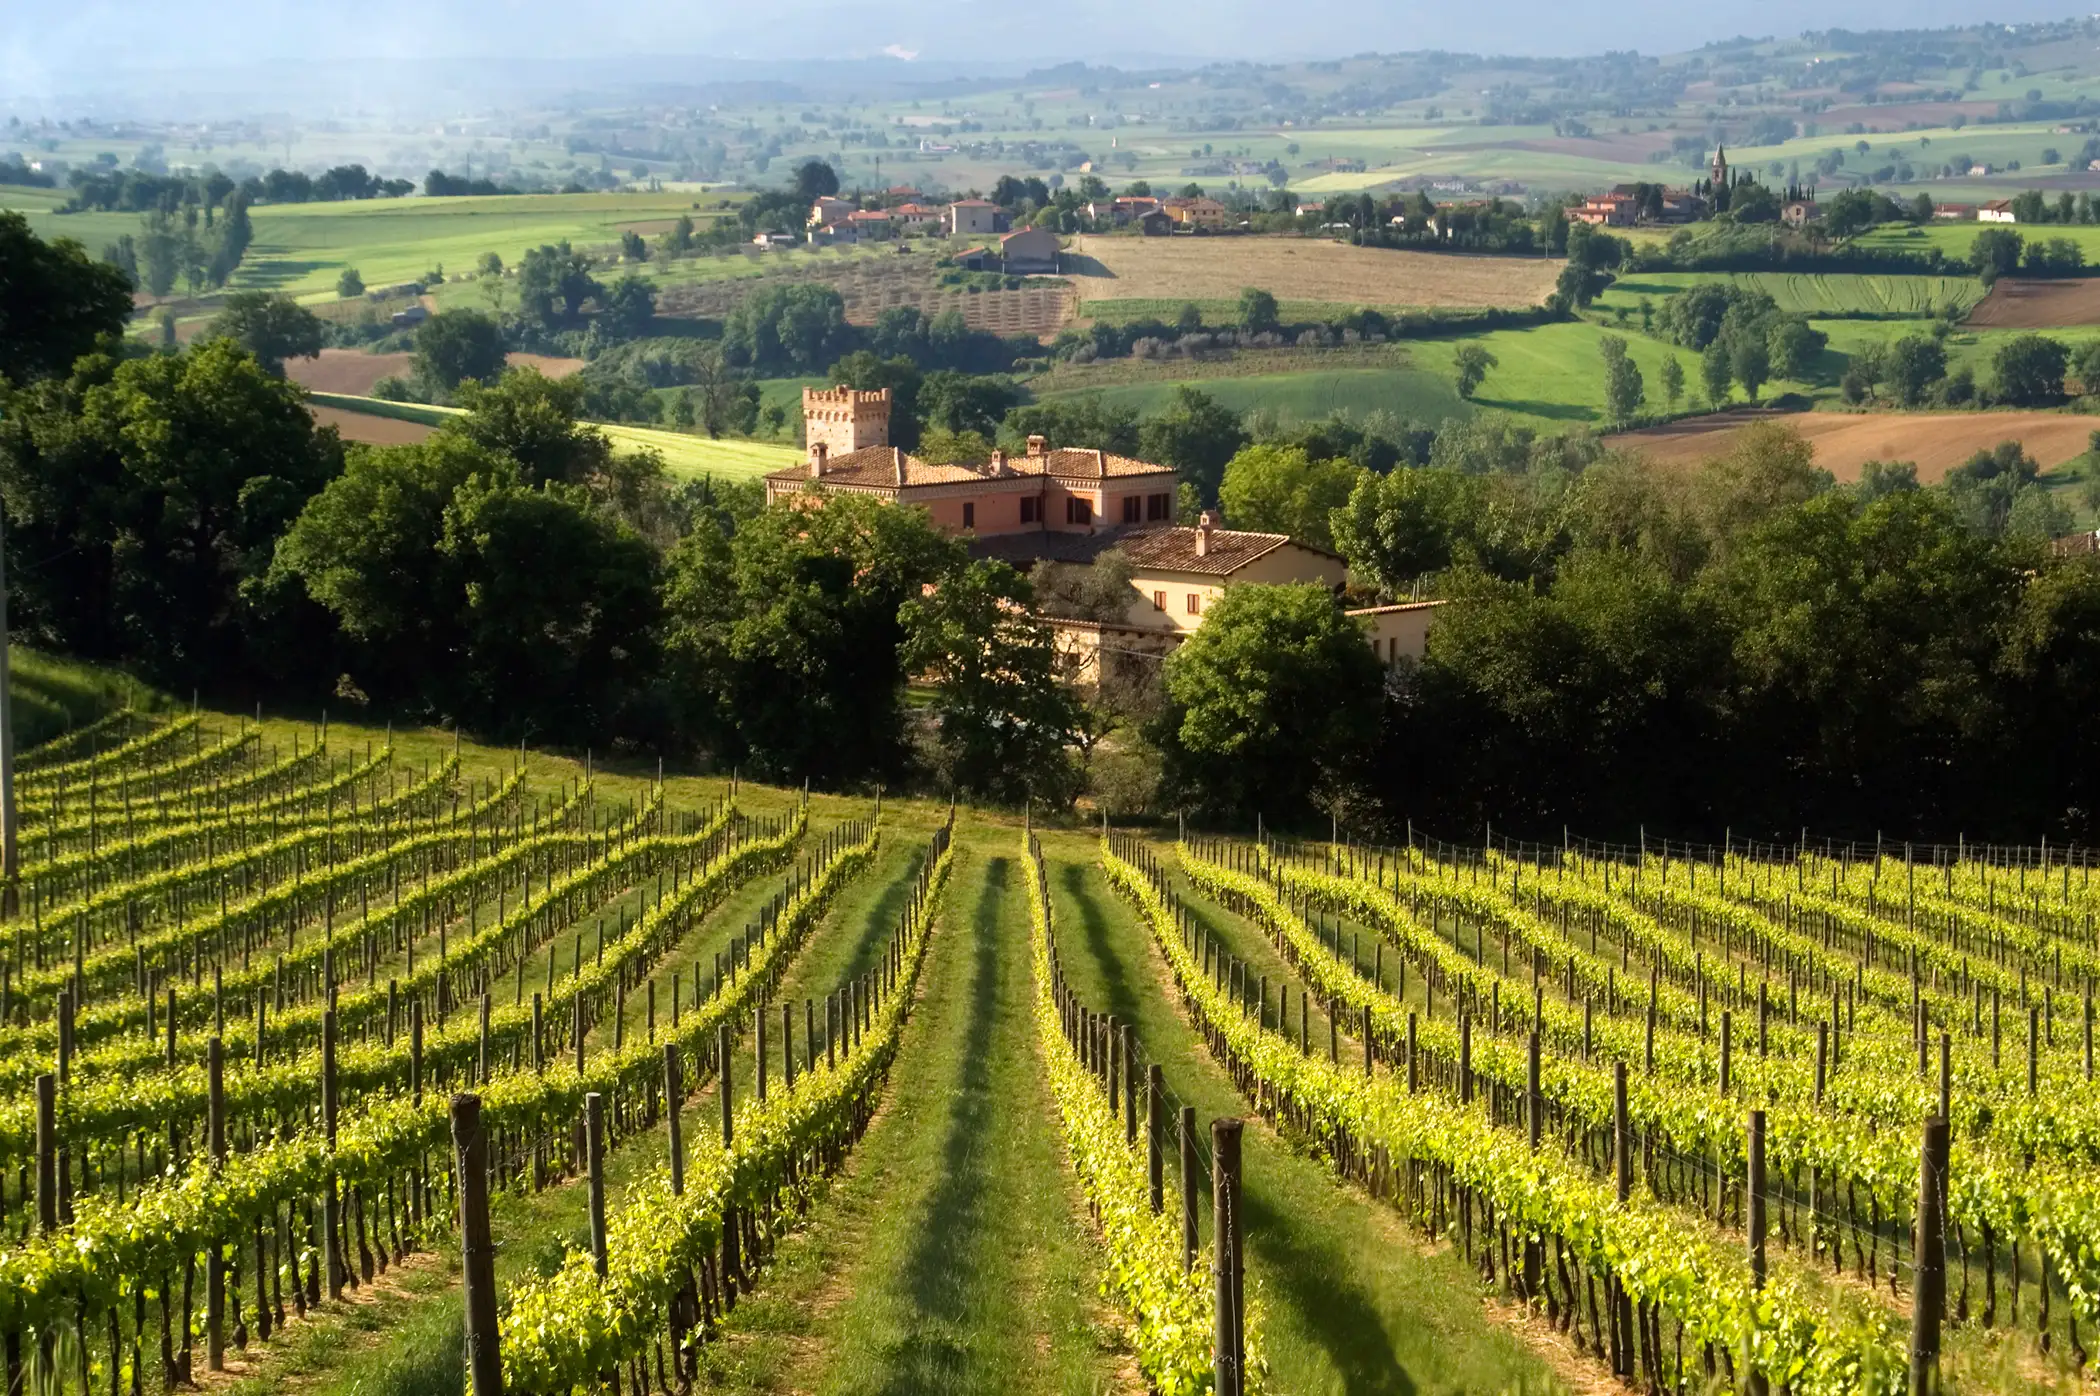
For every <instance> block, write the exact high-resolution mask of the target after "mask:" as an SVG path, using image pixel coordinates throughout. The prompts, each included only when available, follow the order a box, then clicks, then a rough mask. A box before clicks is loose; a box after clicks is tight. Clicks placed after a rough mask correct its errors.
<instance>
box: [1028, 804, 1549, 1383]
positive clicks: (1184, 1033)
mask: <svg viewBox="0 0 2100 1396" xmlns="http://www.w3.org/2000/svg"><path fill="white" fill-rule="evenodd" d="M1044 842H1045V849H1044V852H1045V856H1046V857H1047V858H1048V859H1049V862H1050V889H1051V898H1052V904H1053V908H1054V916H1055V923H1056V926H1057V934H1058V941H1059V946H1060V949H1061V952H1062V954H1063V957H1064V965H1065V972H1066V974H1067V976H1068V977H1069V978H1070V980H1071V982H1072V984H1073V987H1074V988H1075V989H1077V990H1078V992H1079V994H1080V996H1081V997H1082V998H1083V999H1084V1000H1085V1001H1086V1002H1087V1003H1088V1004H1089V1005H1091V1006H1092V1007H1093V1008H1095V1009H1096V1010H1097V1011H1100V1012H1105V1013H1113V1014H1116V1015H1117V1016H1118V1017H1119V1018H1121V1019H1123V1020H1125V1021H1128V1022H1131V1023H1133V1024H1134V1025H1135V1030H1136V1033H1137V1037H1138V1040H1139V1042H1140V1044H1141V1048H1142V1050H1143V1051H1144V1052H1145V1054H1146V1055H1147V1057H1148V1059H1150V1060H1153V1061H1157V1062H1158V1063H1160V1065H1161V1066H1162V1068H1163V1069H1164V1070H1165V1073H1166V1077H1167V1085H1168V1088H1169V1089H1170V1090H1172V1091H1173V1092H1174V1093H1175V1094H1177V1095H1179V1096H1180V1097H1181V1098H1182V1099H1183V1100H1184V1101H1186V1102H1188V1103H1189V1104H1191V1105H1193V1106H1195V1107H1196V1112H1197V1116H1198V1118H1199V1119H1200V1120H1202V1121H1204V1122H1205V1123H1206V1125H1207V1123H1208V1121H1209V1120H1211V1119H1213V1118H1215V1117H1218V1116H1243V1117H1246V1118H1247V1120H1248V1125H1247V1131H1246V1135H1245V1143H1244V1169H1245V1172H1244V1175H1243V1183H1242V1187H1243V1206H1244V1214H1245V1217H1246V1226H1247V1256H1248V1271H1249V1273H1250V1275H1251V1276H1252V1277H1253V1281H1254V1283H1253V1284H1252V1285H1251V1286H1250V1293H1251V1294H1254V1295H1258V1296H1259V1300H1260V1302H1261V1304H1262V1305H1263V1306H1264V1308H1265V1310H1266V1313H1267V1329H1266V1346H1267V1354H1268V1359H1269V1366H1270V1385H1271V1388H1272V1389H1274V1390H1277V1391H1284V1392H1291V1393H1294V1396H1301V1394H1302V1393H1325V1392H1347V1393H1351V1396H1357V1393H1398V1394H1400V1396H1414V1394H1415V1393H1430V1392H1454V1393H1455V1392H1466V1393H1474V1392H1502V1391H1540V1390H1552V1389H1557V1388H1559V1387H1561V1386H1562V1385H1563V1384H1564V1383H1563V1382H1562V1381H1561V1380H1559V1379H1558V1378H1557V1377H1556V1375H1555V1373H1554V1371H1553V1369H1552V1368H1551V1367H1549V1365H1548V1363H1547V1361H1546V1360H1545V1359H1543V1358H1542V1357H1541V1356H1540V1355H1539V1354H1538V1353H1537V1352H1535V1351H1534V1350H1533V1349H1532V1347H1531V1346H1530V1345H1529V1344H1528V1343H1527V1341H1526V1340H1525V1338H1524V1337H1521V1336H1519V1334H1518V1333H1517V1332H1516V1331H1515V1330H1514V1327H1513V1326H1512V1325H1511V1324H1510V1323H1509V1322H1508V1321H1507V1318H1506V1316H1505V1315H1504V1313H1503V1312H1502V1309H1501V1306H1499V1305H1494V1304H1491V1303H1489V1302H1488V1301H1486V1300H1485V1299H1484V1297H1483V1296H1482V1294H1481V1291H1480V1286H1479V1283H1478V1280H1477V1278H1476V1277H1475V1276H1474V1275H1473V1273H1472V1272H1471V1271H1470V1269H1469V1268H1468V1267H1467V1266H1466V1264H1465V1263H1464V1261H1463V1260H1462V1259H1461V1258H1460V1257H1458V1256H1457V1255H1455V1254H1453V1253H1451V1252H1450V1250H1449V1249H1448V1248H1438V1247H1434V1246H1430V1245H1427V1244H1425V1243H1423V1242H1422V1241H1420V1240H1419V1239H1418V1238H1417V1237H1415V1236H1414V1235H1412V1234H1410V1233H1409V1232H1408V1230H1407V1228H1406V1225H1405V1223H1404V1221H1403V1220H1402V1218H1401V1217H1400V1216H1399V1215H1398V1214H1397V1213H1395V1212H1394V1211H1393V1210H1391V1209H1390V1208H1388V1207H1386V1206H1384V1205H1382V1204H1377V1203H1374V1202H1372V1201H1371V1200H1370V1199H1369V1198H1368V1197H1366V1196H1365V1195H1364V1194H1363V1193H1361V1192H1360V1191H1358V1190H1356V1189H1354V1188H1350V1187H1345V1186H1343V1185H1341V1184H1340V1183H1339V1182H1338V1181H1337V1180H1336V1179H1335V1177H1334V1175H1333V1173H1332V1172H1331V1171H1330V1170H1329V1169H1328V1167H1327V1166H1326V1164H1324V1163H1322V1162H1321V1161H1319V1160H1317V1159H1313V1158H1309V1157H1306V1156H1305V1155H1303V1154H1301V1153H1299V1152H1297V1151H1295V1150H1294V1149H1293V1148H1292V1147H1291V1146H1290V1144H1289V1143H1287V1142H1286V1141H1284V1140H1283V1139H1281V1138H1280V1137H1279V1136H1278V1135H1277V1134H1276V1133H1275V1132H1274V1131H1272V1130H1271V1129H1269V1128H1268V1126H1266V1125H1265V1124H1262V1123H1261V1122H1260V1121H1259V1120H1257V1119H1255V1118H1254V1117H1253V1116H1252V1114H1251V1112H1250V1110H1249V1108H1248V1106H1247V1103H1246V1101H1245V1100H1244V1099H1243V1098H1242V1097H1241V1096H1240V1095H1239V1093H1238V1092H1237V1091H1236V1090H1235V1089H1234V1087H1233V1085H1232V1082H1231V1080H1230V1078H1229V1077H1227V1076H1226V1075H1225V1073H1224V1072H1223V1071H1222V1070H1221V1069H1220V1068H1219V1067H1218V1066H1217V1065H1216V1063H1215V1062H1213V1061H1212V1059H1211V1057H1210V1055H1209V1053H1208V1051H1207V1050H1206V1049H1205V1048H1204V1046H1203V1042H1202V1039H1201V1038H1200V1037H1199V1036H1197V1034H1196V1033H1195V1031H1194V1030H1193V1029H1192V1028H1191V1027H1190V1026H1189V1024H1188V1022H1187V1020H1186V1019H1185V1018H1183V1016H1182V1014H1181V1010H1180V1006H1179V1005H1180V1000H1179V996H1178V994H1177V993H1176V991H1175V990H1174V989H1173V987H1172V981H1171V979H1170V978H1169V976H1168V972H1167V969H1166V965H1165V963H1164V961H1163V960H1161V959H1160V957H1159V954H1158V951H1157V950H1156V949H1155V948H1154V947H1153V945H1152V943H1151V934H1150V932H1149V931H1148V930H1147V929H1146V927H1145V925H1144V923H1143V922H1142V921H1141V920H1140V919H1139V917H1138V915H1137V913H1136V912H1135V911H1134V910H1133V909H1132V908H1131V907H1130V905H1129V903H1127V902H1126V901H1124V900H1123V899H1122V898H1121V897H1120V896H1118V895H1117V893H1116V892H1115V889H1114V888H1113V887H1111V886H1110V885H1109V882H1108V880H1107V878H1106V876H1105V875H1104V874H1103V873H1102V871H1101V869H1100V867H1099V865H1098V851H1099V844H1098V842H1097V841H1096V840H1094V839H1093V838H1091V837H1086V836H1080V835H1060V836H1056V837H1052V838H1047V839H1045V841H1044ZM1205 911H1206V913H1207V914H1208V915H1209V916H1211V917H1216V918H1219V919H1223V915H1222V913H1219V912H1217V911H1216V909H1215V908H1205ZM1234 919H1236V918H1234ZM1238 929H1239V931H1240V932H1241V934H1239V935H1238V936H1236V937H1234V938H1235V939H1236V940H1237V941H1239V942H1240V943H1242V945H1243V946H1244V948H1245V949H1247V950H1250V951H1251V950H1254V949H1256V948H1259V946H1260V944H1261V940H1260V937H1259V936H1258V935H1257V934H1254V933H1253V932H1251V931H1250V930H1248V929H1247V928H1246V927H1245V926H1244V925H1242V926H1241V927H1239V928H1238ZM1269 953H1270V954H1271V955H1273V953H1274V952H1273V951H1271V952H1269ZM1279 963H1280V962H1279ZM1272 992H1273V991H1272Z"/></svg>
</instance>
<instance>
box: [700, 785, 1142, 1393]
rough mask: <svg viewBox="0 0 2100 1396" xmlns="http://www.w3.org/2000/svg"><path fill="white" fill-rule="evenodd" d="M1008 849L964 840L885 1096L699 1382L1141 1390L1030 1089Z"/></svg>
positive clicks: (1000, 832) (1019, 888) (1049, 1130)
mask: <svg viewBox="0 0 2100 1396" xmlns="http://www.w3.org/2000/svg"><path fill="white" fill-rule="evenodd" d="M1012 843H1013V834H1012V831H1011V830H1010V829H1004V828H988V827H983V826H979V827H976V828H965V829H962V830H959V838H958V842H957V851H956V862H955V865H954V867H953V869H952V871H951V873H950V882H949V886H948V890H947V892H946V894H945V902H944V905H943V908H942V912H941V917H940V920H939V923H938V929H937V931H936V933H935V939H934V942H933V944H932V945H931V946H930V947H929V949H928V954H929V957H930V958H929V961H928V963H927V965H926V967H925V969H924V970H923V971H922V974H923V978H922V981H921V999H920V1002H919V1004H918V1007H917V1008H916V1010H915V1011H914V1014H913V1017H912V1021H911V1025H910V1027H909V1029H908V1030H907V1031H906V1034H905V1039H904V1045H903V1047H902V1050H901V1051H900V1053H899V1056H898V1059H897V1063H896V1066H895V1068H894V1069H893V1073H892V1075H891V1079H890V1086H889V1094H888V1098H887V1099H886V1101H885V1102H884V1104H883V1106H882V1109H881V1112H880V1113H879V1114H878V1116H877V1118H876V1120H875V1123H874V1125H873V1126H872V1127H871V1128H870V1130H869V1132H868V1134H867V1136H866V1138H865V1139H863V1140H862V1142H861V1143H860V1145H859V1146H858V1147H857V1149H856V1150H855V1152H854V1156H853V1158H852V1160H851V1161H850V1162H849V1163H848V1165H847V1168H846V1171H845V1172H844V1174H842V1175H841V1177H840V1178H839V1179H838V1180H837V1181H836V1182H835V1183H834V1184H833V1185H832V1189H831V1191H830V1193H829V1195H828V1196H827V1197H825V1198H824V1199H823V1200H822V1201H821V1202H819V1203H818V1205H817V1209H816V1212H815V1214H814V1216H813V1218H812V1221H811V1224H810V1225H808V1226H806V1227H803V1228H801V1229H800V1230H799V1231H797V1232H796V1233H795V1234H794V1235H793V1236H791V1237H790V1238H788V1239H787V1240H786V1241H784V1242H783V1243H782V1244H781V1247H780V1249H779V1252H778V1255H777V1257H776V1263H775V1264H774V1266H773V1267H772V1269H771V1270H770V1271H769V1272H768V1273H767V1275H766V1277H765V1279H764V1280H763V1281H761V1284H760V1286H759V1289H758V1290H757V1292H755V1293H754V1294H752V1295H751V1296H749V1297H748V1298H746V1299H745V1300H744V1301H743V1302H742V1303H741V1304H740V1305H739V1306H738V1308H737V1311H736V1313H735V1314H734V1315H733V1316H732V1318H731V1320H730V1322H729V1325H728V1328H727V1331H726V1334H725V1338H724V1341H722V1342H720V1343H717V1344H716V1345H715V1346H714V1348H713V1349H712V1350H711V1351H710V1354H709V1357H708V1361H707V1364H706V1366H707V1370H706V1374H705V1379H704V1380H703V1382H702V1383H701V1385H702V1387H703V1388H704V1389H706V1390H710V1391H722V1392H761V1391H819V1392H841V1393H844V1392H852V1393H870V1392H879V1393H899V1396H902V1393H922V1392H958V1393H961V1392H968V1393H981V1392H1001V1391H1011V1392H1016V1393H1020V1392H1028V1393H1035V1392H1062V1393H1073V1394H1074V1396H1078V1394H1079V1393H1093V1392H1105V1391H1127V1390H1135V1389H1136V1388H1137V1381H1136V1377H1135V1373H1134V1370H1133V1369H1132V1368H1131V1367H1130V1365H1129V1363H1128V1361H1127V1359H1125V1358H1123V1357H1121V1356H1119V1355H1118V1354H1117V1353H1116V1352H1115V1351H1114V1350H1113V1349H1114V1343H1115V1341H1116V1339H1115V1335H1114V1332H1113V1329H1112V1327H1111V1326H1110V1325H1109V1324H1108V1323H1107V1321H1106V1319H1105V1317H1104V1316H1103V1314H1102V1313H1101V1312H1100V1309H1099V1305H1098V1303H1097V1302H1096V1301H1095V1299H1094V1297H1093V1296H1094V1295H1095V1294H1096V1292H1097V1291H1098V1288H1099V1265H1100V1259H1099V1255H1098V1253H1097V1248H1096V1245H1095V1243H1094V1241H1093V1239H1092V1235H1091V1232H1090V1231H1089V1230H1088V1229H1087V1227H1086V1224H1085V1221H1084V1217H1083V1215H1082V1214H1081V1213H1080V1212H1079V1211H1078V1205H1079V1204H1078V1201H1077V1195H1076V1192H1075V1190H1074V1188H1073V1186H1072V1184H1071V1180H1070V1176H1069V1173H1068V1171H1067V1170H1066V1168H1065V1165H1064V1162H1063V1159H1062V1157H1061V1154H1060V1147H1059V1143H1058V1136H1057V1129H1056V1125H1055V1122H1054V1120H1053V1119H1052V1117H1051V1114H1050V1111H1051V1108H1052V1107H1051V1105H1050V1102H1049V1098H1048V1096H1047V1094H1046V1093H1045V1091H1044V1088H1043V1086H1042V1082H1041V1075H1040V1067H1039V1064H1038V1060H1037V1057H1036V1054H1035V1050H1034V1046H1033V1032H1034V1024H1033V1020H1032V1018H1031V1016H1030V1006H1031V995H1032V994H1033V993H1034V985H1033V982H1032V977H1031V971H1030V969H1029V963H1028V939H1027V931H1026V926H1027V908H1026V904H1025V902H1024V900H1023V896H1024V893H1023V884H1022V883H1021V881H1020V877H1021V875H1022V873H1021V869H1020V866H1019V863H1018V860H1017V859H1016V858H1014V857H1013V856H1012V855H1011V846H1012ZM900 909H901V908H900ZM849 924H850V923H849ZM891 924H894V913H893V912H892V911H891V910H890V909H889V908H888V907H886V906H883V905H880V904H877V905H871V906H869V907H868V908H867V923H866V928H867V930H868V931H870V932H874V933H878V938H879V933H886V928H887V926H888V925H891ZM850 941H851V937H847V938H845V939H842V940H840V941H839V942H837V943H835V944H834V945H833V946H831V947H828V948H829V949H830V950H833V951H835V950H837V949H839V948H840V947H842V946H845V945H847V944H849V943H850ZM850 963H853V964H859V963H861V961H860V959H859V958H858V957H857V956H856V957H855V958H854V959H853V960H852V961H851V962H850ZM823 968H824V967H823V966H822V965H821V964H819V963H818V961H817V960H816V959H814V958H813V959H812V961H811V964H810V969H811V971H812V972H813V973H821V972H822V970H823ZM836 968H837V969H838V970H840V971H842V972H843V971H844V970H845V969H846V968H847V966H846V965H845V964H841V965H839V966H837V967H836Z"/></svg>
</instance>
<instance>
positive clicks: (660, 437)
mask: <svg viewBox="0 0 2100 1396" xmlns="http://www.w3.org/2000/svg"><path fill="white" fill-rule="evenodd" d="M310 396H311V397H312V399H313V401H314V403H315V405H316V406H320V407H333V408H337V409H339V410H341V411H344V412H359V413H363V414H364V415H366V416H370V417H391V418H393V419H394V420H395V421H402V422H417V423H421V424H423V425H426V426H437V425H439V424H440V423H442V422H443V421H444V420H445V419H446V418H447V417H449V416H453V415H456V414H457V413H458V411H459V409H458V408H456V407H434V406H431V405H430V404H428V403H421V402H387V401H385V400H384V399H381V398H374V397H353V396H351V395H349V394H347V393H313V394H310ZM597 426H598V430H600V431H602V432H604V433H605V434H606V435H607V436H608V437H610V438H612V441H613V443H614V444H615V445H618V446H622V447H625V448H627V449H628V450H636V451H639V450H644V449H646V450H652V451H656V452H659V453H660V454H661V455H662V456H663V458H664V464H665V465H666V466H668V467H669V468H670V470H671V472H672V473H673V474H677V475H685V476H692V477H698V476H701V475H715V476H719V477H721V478H723V479H728V480H755V479H757V478H759V477H760V476H761V475H764V474H765V473H766V472H768V471H772V470H779V469H782V468H783V467H786V466H790V465H793V464H795V463H796V462H797V461H799V460H801V459H802V452H801V451H800V450H799V449H797V448H796V447H794V446H791V445H790V446H781V445H775V444H773V443H770V442H765V441H732V440H712V441H711V440H709V439H708V438H707V437H704V436H687V435H686V434H685V433H684V432H677V431H661V430H658V429H656V428H653V427H634V426H622V425H619V424H617V423H609V422H607V423H598V424H597Z"/></svg>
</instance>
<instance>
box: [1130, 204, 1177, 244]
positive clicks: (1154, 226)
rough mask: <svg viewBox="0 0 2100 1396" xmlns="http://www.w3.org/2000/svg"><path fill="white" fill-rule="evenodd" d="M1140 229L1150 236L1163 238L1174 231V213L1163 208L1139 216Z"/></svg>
mask: <svg viewBox="0 0 2100 1396" xmlns="http://www.w3.org/2000/svg"><path fill="white" fill-rule="evenodd" d="M1137 225H1138V231H1139V232H1140V233H1143V234H1144V235H1145V236H1146V237H1148V238H1163V237H1166V236H1167V235H1168V234H1170V233H1172V232H1173V231H1174V215H1172V214H1170V213H1168V212H1167V211H1166V210H1165V209H1163V208H1156V209H1153V210H1152V211H1151V212H1150V213H1146V214H1140V215H1139V216H1138V221H1137Z"/></svg>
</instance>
